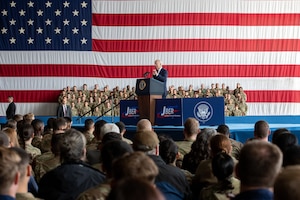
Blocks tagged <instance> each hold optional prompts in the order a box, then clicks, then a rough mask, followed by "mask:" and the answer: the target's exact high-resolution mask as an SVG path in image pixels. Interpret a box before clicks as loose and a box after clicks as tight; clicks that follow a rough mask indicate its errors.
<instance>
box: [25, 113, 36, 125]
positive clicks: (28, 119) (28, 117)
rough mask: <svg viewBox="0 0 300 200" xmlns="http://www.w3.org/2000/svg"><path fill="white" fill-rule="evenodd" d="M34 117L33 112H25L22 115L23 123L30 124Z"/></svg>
mask: <svg viewBox="0 0 300 200" xmlns="http://www.w3.org/2000/svg"><path fill="white" fill-rule="evenodd" d="M34 119H35V117H34V114H33V113H27V114H25V115H24V116H23V120H24V122H25V123H28V124H31V122H32V121H33V120H34Z"/></svg>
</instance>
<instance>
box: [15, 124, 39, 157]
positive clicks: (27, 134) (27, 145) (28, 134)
mask: <svg viewBox="0 0 300 200" xmlns="http://www.w3.org/2000/svg"><path fill="white" fill-rule="evenodd" d="M18 131H19V136H20V141H21V142H20V143H21V147H22V148H23V149H25V151H26V152H27V153H28V154H29V155H30V158H31V162H32V160H33V159H34V158H35V157H36V156H38V155H41V154H42V153H41V150H40V149H39V148H36V147H34V146H32V144H31V142H32V140H33V138H34V129H33V127H32V125H30V124H23V126H22V128H21V129H20V130H18Z"/></svg>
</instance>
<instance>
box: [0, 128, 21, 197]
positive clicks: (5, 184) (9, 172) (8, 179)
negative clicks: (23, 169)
mask: <svg viewBox="0 0 300 200" xmlns="http://www.w3.org/2000/svg"><path fill="white" fill-rule="evenodd" d="M3 134H4V133H3ZM4 135H5V134H4ZM20 161H21V158H20V156H19V154H18V153H17V152H15V151H13V150H11V149H9V148H5V147H3V146H2V147H0V169H1V171H0V199H3V200H5V199H6V200H14V199H15V198H16V193H17V190H18V187H19V185H20V173H19V163H20Z"/></svg>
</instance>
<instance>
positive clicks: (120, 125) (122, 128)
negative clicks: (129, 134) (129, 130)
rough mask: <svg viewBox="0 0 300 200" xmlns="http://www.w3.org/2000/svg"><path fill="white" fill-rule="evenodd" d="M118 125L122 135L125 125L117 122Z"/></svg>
mask: <svg viewBox="0 0 300 200" xmlns="http://www.w3.org/2000/svg"><path fill="white" fill-rule="evenodd" d="M116 125H117V126H118V127H119V129H120V133H122V131H124V130H125V124H124V123H123V122H121V121H119V122H117V123H116Z"/></svg>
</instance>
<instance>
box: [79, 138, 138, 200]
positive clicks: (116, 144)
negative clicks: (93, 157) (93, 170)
mask: <svg viewBox="0 0 300 200" xmlns="http://www.w3.org/2000/svg"><path fill="white" fill-rule="evenodd" d="M132 152H133V150H132V147H131V146H130V145H129V144H127V143H126V142H124V141H121V140H119V141H118V140H114V141H110V142H107V143H106V144H104V145H103V147H102V149H101V160H102V171H103V172H104V173H105V174H106V180H105V182H104V183H101V184H99V185H97V186H96V187H93V188H91V189H88V190H86V191H85V192H83V193H82V194H81V195H80V196H79V197H78V198H77V200H92V199H94V200H96V199H106V197H107V196H108V194H109V192H110V190H111V185H110V184H111V181H112V165H113V162H114V161H115V160H117V159H118V158H120V157H122V156H123V155H125V154H128V153H132Z"/></svg>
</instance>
